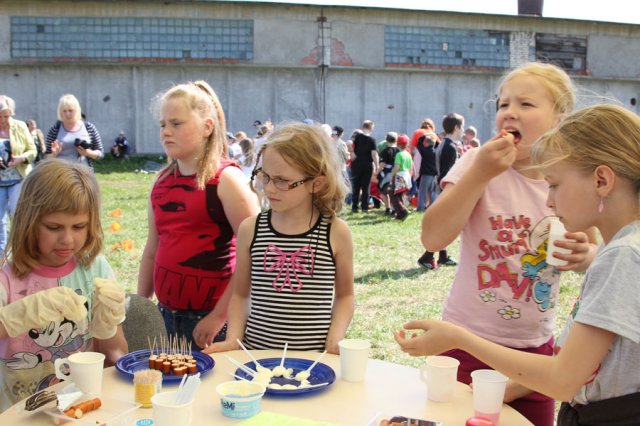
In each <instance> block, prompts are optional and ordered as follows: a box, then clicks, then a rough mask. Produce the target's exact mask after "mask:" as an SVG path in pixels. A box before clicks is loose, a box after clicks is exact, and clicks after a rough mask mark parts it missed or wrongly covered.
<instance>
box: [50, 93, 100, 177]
mask: <svg viewBox="0 0 640 426" xmlns="http://www.w3.org/2000/svg"><path fill="white" fill-rule="evenodd" d="M45 146H46V148H47V151H46V153H45V156H46V157H56V158H57V157H59V158H61V159H64V160H67V161H73V162H79V163H82V164H86V165H88V166H90V167H93V162H94V161H97V160H99V159H101V158H102V157H103V156H104V151H103V147H102V138H101V137H100V133H99V132H98V129H96V126H94V125H93V124H92V123H90V122H88V121H86V120H83V118H82V110H81V109H80V102H78V99H76V97H75V96H73V95H72V94H66V95H63V96H62V97H60V101H59V102H58V121H56V122H55V123H54V125H53V126H51V128H50V129H49V132H48V133H47V140H46V143H45Z"/></svg>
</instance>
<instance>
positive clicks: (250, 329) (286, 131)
mask: <svg viewBox="0 0 640 426" xmlns="http://www.w3.org/2000/svg"><path fill="white" fill-rule="evenodd" d="M260 156H261V157H262V167H260V168H259V169H257V170H256V175H255V179H256V181H257V182H259V183H260V184H261V185H262V186H263V188H264V193H265V195H266V197H267V198H268V200H269V203H270V204H271V209H270V210H268V211H266V212H262V213H260V214H259V215H258V216H256V217H252V218H250V219H247V220H245V221H244V222H243V223H242V225H241V226H240V232H239V234H238V267H237V268H236V272H235V274H234V276H233V295H232V297H231V303H230V306H229V331H228V332H227V340H226V341H225V342H224V343H220V344H214V345H213V346H211V347H210V348H209V349H207V350H206V351H205V352H217V351H227V350H234V349H239V348H240V346H239V345H238V343H237V342H236V339H240V340H244V344H245V346H246V347H247V348H249V349H277V348H282V347H284V344H285V343H288V347H289V349H297V350H315V351H322V350H325V349H326V350H327V351H329V352H331V353H334V354H337V353H338V342H339V341H340V340H341V339H342V338H343V337H344V335H345V333H346V331H347V328H348V327H349V323H350V322H351V318H352V316H353V310H354V299H353V245H352V242H351V232H350V231H349V228H348V227H347V224H346V223H345V222H344V221H343V220H341V219H339V218H337V217H336V214H337V213H338V212H339V211H340V209H341V208H342V205H343V200H344V196H345V194H346V193H347V191H348V188H347V187H346V184H345V182H344V179H343V178H342V174H341V166H340V160H339V159H338V155H337V152H336V150H335V148H334V147H333V146H331V143H330V142H329V141H327V140H326V138H325V137H324V135H323V134H322V133H321V130H320V129H319V128H318V127H317V126H312V125H304V124H290V125H287V126H283V127H280V128H278V129H277V130H275V131H274V133H273V134H272V135H270V136H269V141H268V143H266V144H265V145H264V146H263V149H262V150H261V154H260ZM254 182H255V181H254ZM274 312H277V314H274Z"/></svg>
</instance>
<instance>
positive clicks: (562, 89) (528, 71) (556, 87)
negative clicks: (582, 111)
mask: <svg viewBox="0 0 640 426" xmlns="http://www.w3.org/2000/svg"><path fill="white" fill-rule="evenodd" d="M517 77H533V78H535V79H536V80H537V81H538V83H539V84H540V85H541V86H542V87H544V88H545V89H546V91H547V92H548V93H549V95H550V96H551V100H552V101H553V109H554V111H555V112H556V114H559V115H560V114H569V113H570V112H571V111H573V108H574V105H575V102H576V95H575V93H576V89H575V87H574V85H573V82H572V81H571V78H570V77H569V75H567V73H566V72H564V71H563V70H562V69H561V68H559V67H557V66H555V65H552V64H545V63H542V62H528V63H526V64H523V65H521V66H519V67H518V68H516V69H514V70H512V71H511V72H509V73H508V74H507V75H505V76H504V77H503V78H502V80H501V82H500V85H499V86H498V97H500V94H501V93H502V89H503V87H504V85H505V84H506V83H508V82H509V81H511V80H513V79H514V78H517Z"/></svg>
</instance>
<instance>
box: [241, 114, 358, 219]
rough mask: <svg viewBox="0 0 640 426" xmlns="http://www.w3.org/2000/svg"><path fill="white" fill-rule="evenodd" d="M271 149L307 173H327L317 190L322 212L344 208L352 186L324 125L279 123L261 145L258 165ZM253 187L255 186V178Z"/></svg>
mask: <svg viewBox="0 0 640 426" xmlns="http://www.w3.org/2000/svg"><path fill="white" fill-rule="evenodd" d="M267 149H269V150H273V151H275V152H277V153H278V154H280V155H281V156H282V158H284V160H285V161H286V162H287V163H288V164H290V165H291V166H292V167H295V168H297V169H299V170H300V171H301V172H303V173H304V175H305V176H311V177H317V176H324V178H325V179H324V185H322V186H320V188H319V189H318V190H317V191H316V192H314V193H313V205H314V206H315V207H316V208H317V209H318V210H319V211H320V213H321V214H323V215H325V216H329V217H331V218H333V217H335V216H336V214H338V213H339V212H340V210H341V209H342V207H343V201H344V198H345V196H346V194H347V191H348V188H347V184H346V182H345V180H344V178H343V176H342V172H341V170H342V168H341V163H340V160H339V158H338V150H337V149H336V148H335V146H333V145H332V143H331V142H330V141H329V140H328V139H327V138H326V136H325V134H324V132H323V131H322V129H321V128H320V126H318V125H309V124H304V123H291V124H287V125H283V126H278V127H277V128H276V130H274V131H273V133H271V134H270V135H269V137H268V138H267V141H266V142H265V143H264V144H263V145H262V146H261V147H260V151H259V153H258V158H257V160H256V168H257V167H258V164H260V158H261V157H262V156H263V155H264V152H265V151H266V150H267ZM256 170H257V169H254V171H253V175H255V173H256ZM251 187H252V189H253V188H254V187H253V180H252V183H251ZM254 190H255V189H254Z"/></svg>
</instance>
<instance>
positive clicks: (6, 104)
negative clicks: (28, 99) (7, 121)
mask: <svg viewBox="0 0 640 426" xmlns="http://www.w3.org/2000/svg"><path fill="white" fill-rule="evenodd" d="M6 109H8V110H9V113H10V114H11V116H13V115H15V113H16V101H14V100H13V99H12V98H10V97H9V96H7V95H0V111H4V110H6Z"/></svg>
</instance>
